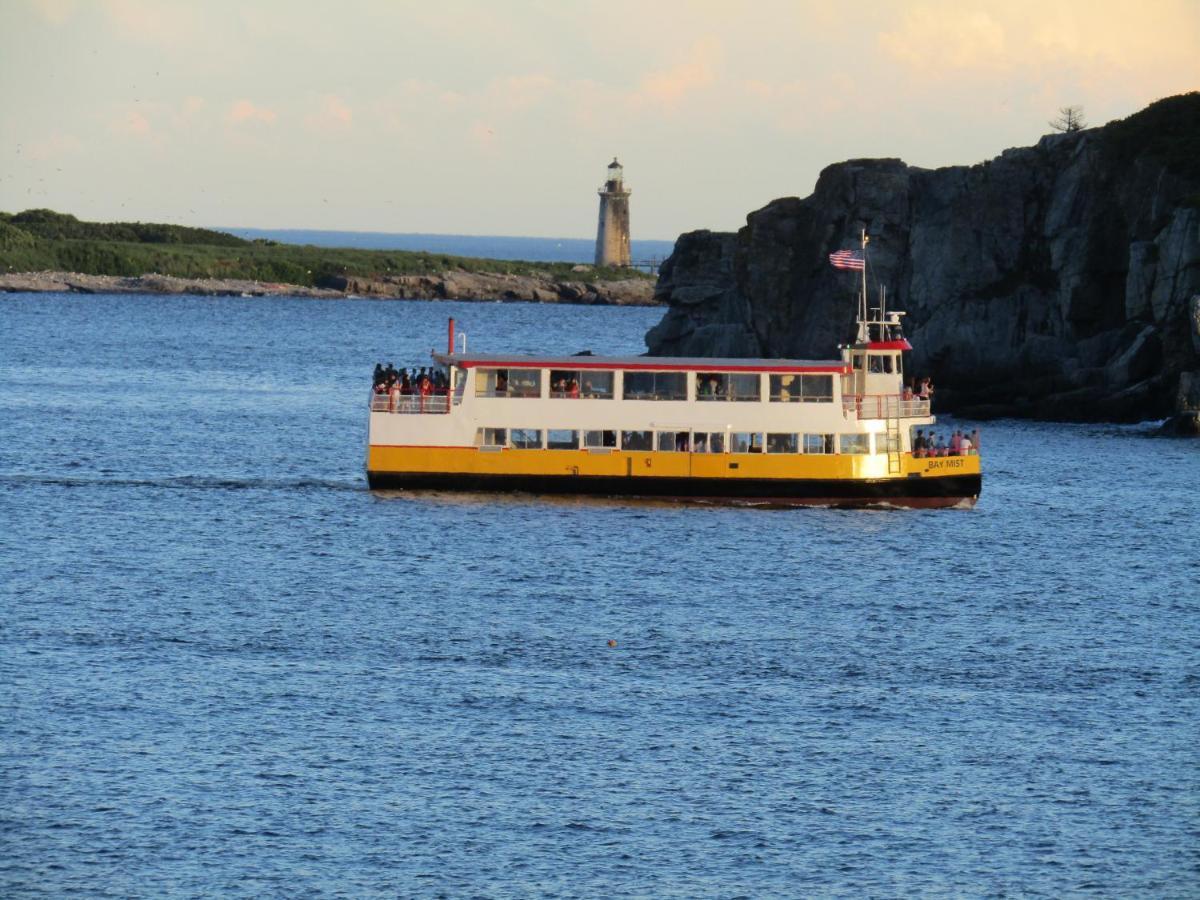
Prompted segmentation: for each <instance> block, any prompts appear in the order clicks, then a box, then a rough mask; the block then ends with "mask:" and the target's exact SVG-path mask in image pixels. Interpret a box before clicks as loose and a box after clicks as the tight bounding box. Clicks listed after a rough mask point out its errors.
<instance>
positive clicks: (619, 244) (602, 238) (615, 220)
mask: <svg viewBox="0 0 1200 900" xmlns="http://www.w3.org/2000/svg"><path fill="white" fill-rule="evenodd" d="M599 194H600V224H599V226H598V227H597V229H596V265H598V266H627V265H629V263H630V261H631V260H630V256H629V188H627V187H625V174H624V169H622V168H621V164H620V163H619V162H617V158H616V157H615V156H614V157H613V161H612V162H610V163H609V164H608V177H607V178H606V179H605V180H604V187H602V188H600V191H599Z"/></svg>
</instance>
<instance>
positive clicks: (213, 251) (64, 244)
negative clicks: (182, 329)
mask: <svg viewBox="0 0 1200 900" xmlns="http://www.w3.org/2000/svg"><path fill="white" fill-rule="evenodd" d="M47 270H52V271H65V272H82V273H85V274H88V275H126V276H133V275H144V274H146V273H148V272H157V273H159V274H161V275H175V276H178V277H180V278H243V279H248V280H252V281H268V282H283V283H286V284H300V285H307V286H316V287H320V286H323V285H328V284H336V280H335V279H336V278H338V277H339V276H352V277H360V278H370V277H379V276H386V275H439V274H441V273H443V272H447V271H451V270H459V271H466V272H480V273H493V274H507V275H537V276H541V277H545V278H550V279H553V280H559V281H581V280H583V281H613V280H616V279H621V278H631V277H642V278H649V277H650V276H648V275H644V274H639V273H637V272H634V271H632V270H629V269H593V270H591V271H588V272H583V273H581V272H572V271H571V264H570V263H541V262H521V261H512V260H501V259H474V258H471V257H464V256H444V255H442V254H433V253H413V252H409V251H404V250H351V249H336V248H328V247H313V246H301V245H299V244H281V243H278V242H277V241H267V240H256V241H247V240H244V239H242V238H239V237H235V236H234V235H231V234H225V233H224V232H220V231H209V230H207V229H203V228H186V227H183V226H180V225H159V224H152V223H142V222H134V223H124V222H118V223H111V224H104V223H99V222H81V221H79V220H78V219H76V218H75V217H74V216H71V215H66V214H64V213H58V212H54V211H52V210H48V209H31V210H26V211H25V212H22V213H16V214H15V215H14V214H11V213H4V212H0V271H4V272H38V271H47Z"/></svg>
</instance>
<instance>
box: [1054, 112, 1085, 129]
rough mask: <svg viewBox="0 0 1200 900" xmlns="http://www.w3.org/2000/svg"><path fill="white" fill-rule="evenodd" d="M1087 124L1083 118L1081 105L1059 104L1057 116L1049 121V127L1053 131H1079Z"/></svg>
mask: <svg viewBox="0 0 1200 900" xmlns="http://www.w3.org/2000/svg"><path fill="white" fill-rule="evenodd" d="M1086 125H1087V121H1086V120H1085V119H1084V118H1083V107H1082V106H1060V107H1059V109H1058V118H1056V119H1052V120H1051V121H1050V127H1051V128H1053V129H1054V130H1055V131H1062V132H1065V133H1066V134H1070V133H1071V132H1073V131H1079V130H1080V129H1081V128H1084V127H1085V126H1086Z"/></svg>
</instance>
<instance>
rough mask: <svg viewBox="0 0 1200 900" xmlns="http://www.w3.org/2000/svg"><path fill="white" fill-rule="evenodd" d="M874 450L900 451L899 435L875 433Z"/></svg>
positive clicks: (879, 451)
mask: <svg viewBox="0 0 1200 900" xmlns="http://www.w3.org/2000/svg"><path fill="white" fill-rule="evenodd" d="M875 452H876V453H899V452H900V435H898V434H877V435H875Z"/></svg>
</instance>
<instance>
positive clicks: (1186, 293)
mask: <svg viewBox="0 0 1200 900" xmlns="http://www.w3.org/2000/svg"><path fill="white" fill-rule="evenodd" d="M863 227H865V228H866V229H867V232H868V234H870V235H871V239H872V243H871V245H870V257H869V258H870V263H871V269H870V273H869V274H870V280H871V283H872V296H873V297H874V295H875V294H876V292H877V288H878V286H880V285H882V286H883V287H885V288H886V290H887V296H888V298H889V307H891V308H895V309H902V310H906V311H907V313H908V316H907V319H906V323H907V325H906V327H907V333H908V335H909V337H910V338H911V339H912V342H913V344H914V346H915V348H916V349H915V350H914V352H913V354H912V359H911V361H910V364H909V372H910V374H917V373H920V374H928V375H931V376H932V377H933V379H934V383H935V385H936V386H937V389H938V390H937V396H938V400H939V405H940V406H941V408H942V409H945V410H953V411H957V412H960V413H963V414H966V415H974V416H999V415H1017V416H1026V417H1035V418H1047V419H1059V420H1097V421H1099V420H1111V421H1139V420H1145V419H1150V418H1164V417H1167V416H1170V415H1172V414H1182V415H1181V417H1180V419H1179V421H1180V422H1181V423H1182V425H1183V426H1184V427H1186V426H1187V424H1188V423H1189V422H1191V423H1193V424H1194V423H1195V422H1196V415H1195V414H1194V413H1193V414H1192V415H1190V416H1189V415H1188V411H1189V410H1192V411H1195V410H1200V297H1198V296H1197V295H1200V93H1192V94H1186V95H1182V96H1178V97H1172V98H1168V99H1166V100H1162V101H1159V102H1157V103H1155V104H1153V105H1151V106H1150V107H1148V108H1147V109H1145V110H1143V111H1142V112H1140V113H1138V114H1137V115H1134V116H1131V117H1130V118H1128V119H1125V120H1122V121H1119V122H1113V123H1110V124H1109V125H1106V126H1105V127H1103V128H1096V129H1091V130H1087V131H1080V132H1075V133H1072V134H1058V135H1050V136H1047V137H1045V138H1043V139H1042V140H1041V141H1040V142H1039V143H1038V144H1037V145H1036V146H1034V147H1027V148H1021V149H1016V150H1008V151H1005V152H1004V153H1003V154H1001V155H1000V156H999V157H997V158H996V159H993V160H991V161H989V162H985V163H981V164H979V165H976V166H970V167H966V166H956V167H952V168H946V169H937V170H927V169H919V168H915V167H913V166H908V165H905V164H904V163H903V162H901V161H899V160H894V159H877V160H852V161H850V162H845V163H839V164H837V165H833V166H830V167H829V168H827V169H825V170H824V171H823V172H822V173H821V176H820V178H819V180H818V182H817V186H816V189H815V191H814V192H813V194H812V195H811V196H810V197H807V198H805V199H803V200H801V199H797V198H794V197H789V198H784V199H780V200H775V201H774V202H772V203H770V204H768V205H767V206H765V207H763V208H762V209H760V210H757V211H755V212H753V213H751V214H750V215H749V216H748V218H747V223H746V226H745V227H744V228H742V229H741V230H740V231H738V232H737V233H736V234H719V233H713V232H708V231H699V232H692V233H690V234H685V235H682V236H681V237H680V238H679V240H678V241H677V243H676V245H675V250H674V253H673V254H672V255H671V257H670V258H668V259H667V261H666V262H665V263H664V265H663V267H662V271H661V274H660V278H659V282H658V287H657V291H656V296H657V297H658V299H660V300H662V301H665V302H666V303H668V304H669V305H670V309H669V310H668V312H667V314H666V316H665V317H664V318H663V320H662V322H660V323H659V324H658V325H657V326H655V328H653V329H652V330H651V331H650V332H649V333H648V334H647V335H646V343H647V345H648V346H649V348H650V352H651V353H654V354H664V355H705V356H791V357H800V358H805V357H810V358H811V357H826V358H827V357H829V356H830V355H831V353H832V351H833V350H834V348H835V346H836V345H837V344H838V343H840V342H844V341H845V340H847V339H848V337H849V336H850V335H851V333H852V321H853V317H854V309H855V302H854V294H855V291H856V288H857V280H856V276H857V273H850V272H842V271H839V270H835V269H833V268H832V267H831V266H830V265H829V264H828V261H827V255H828V253H830V252H831V251H833V250H837V249H842V248H849V247H855V246H857V245H858V235H859V231H860V229H861V228H863Z"/></svg>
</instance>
